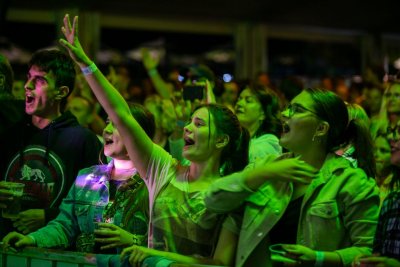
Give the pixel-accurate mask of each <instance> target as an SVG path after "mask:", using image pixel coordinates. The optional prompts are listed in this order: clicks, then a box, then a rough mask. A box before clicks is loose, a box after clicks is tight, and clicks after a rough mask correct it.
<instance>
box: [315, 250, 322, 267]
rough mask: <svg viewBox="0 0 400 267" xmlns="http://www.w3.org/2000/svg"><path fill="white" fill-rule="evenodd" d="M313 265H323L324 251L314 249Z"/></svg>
mask: <svg viewBox="0 0 400 267" xmlns="http://www.w3.org/2000/svg"><path fill="white" fill-rule="evenodd" d="M314 266H315V267H322V266H324V253H323V252H322V251H316V255H315V265H314Z"/></svg>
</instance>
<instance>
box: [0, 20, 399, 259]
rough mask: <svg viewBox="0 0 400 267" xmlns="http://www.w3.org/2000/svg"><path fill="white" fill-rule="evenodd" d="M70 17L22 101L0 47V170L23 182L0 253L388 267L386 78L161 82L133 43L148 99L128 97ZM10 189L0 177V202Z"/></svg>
mask: <svg viewBox="0 0 400 267" xmlns="http://www.w3.org/2000/svg"><path fill="white" fill-rule="evenodd" d="M78 24H79V23H78V17H74V18H73V19H72V20H71V18H70V17H69V15H66V16H65V17H64V21H63V27H62V29H61V30H62V34H63V38H61V39H60V47H59V48H58V49H45V50H39V51H37V52H35V53H34V54H33V56H32V59H31V61H30V62H29V65H28V73H27V79H26V82H25V84H24V90H25V97H24V99H20V98H17V97H15V96H14V95H13V93H12V92H13V89H12V87H13V86H12V84H13V72H12V68H11V66H10V64H9V63H8V61H7V59H6V58H5V57H4V56H0V102H1V105H2V107H3V108H2V109H1V111H0V120H1V124H0V137H1V138H0V145H1V148H2V160H1V161H0V173H1V174H2V177H1V180H4V181H10V182H19V183H23V184H25V187H24V194H23V197H22V199H21V211H20V212H19V214H18V215H17V216H15V217H14V218H0V238H2V240H3V249H7V248H9V247H15V248H22V247H25V246H37V247H42V248H58V249H63V250H70V251H78V252H85V253H95V254H101V255H104V256H105V257H109V258H110V261H109V262H110V263H111V262H113V264H115V265H125V266H126V265H131V266H149V267H151V266H154V267H164V266H205V265H209V266H236V267H239V266H250V267H253V266H254V267H255V266H316V267H321V266H388V267H394V266H400V212H399V211H400V209H399V205H400V195H399V194H400V193H399V191H398V190H399V182H400V169H399V168H400V81H398V80H395V79H394V80H393V81H392V80H387V79H386V80H384V79H381V80H382V81H380V80H379V79H371V78H369V77H365V82H364V86H363V87H362V89H361V90H358V94H356V95H352V94H350V93H349V92H351V91H346V89H344V87H345V85H344V84H343V83H340V86H339V87H338V88H340V90H339V89H337V90H335V88H333V87H332V86H331V84H330V83H329V82H327V81H324V82H323V81H321V85H320V86H317V87H315V88H303V86H302V85H301V83H299V81H298V80H295V79H293V78H290V79H287V80H286V81H285V83H284V84H283V85H282V87H276V86H274V85H273V84H271V81H270V80H269V77H268V75H267V74H266V73H259V75H258V76H257V77H256V78H255V79H254V80H249V81H248V82H247V83H245V84H243V83H239V82H234V81H231V82H229V83H226V84H223V86H222V87H221V88H222V89H217V87H218V82H217V80H216V78H215V75H214V74H213V72H212V70H211V69H210V68H209V67H207V66H205V65H201V64H199V65H193V66H190V67H189V68H187V71H186V72H185V73H184V74H183V76H184V78H185V79H184V80H183V81H180V80H178V79H177V75H174V74H176V73H174V72H173V73H171V76H170V77H168V79H167V78H165V77H163V76H162V75H161V74H160V73H159V71H158V63H159V62H158V59H157V58H153V57H152V56H151V55H150V53H149V51H147V50H145V49H144V50H143V51H142V59H143V66H144V68H145V70H146V71H147V73H148V77H149V81H150V82H151V84H152V86H153V88H154V89H155V93H154V94H152V95H148V96H145V97H143V94H141V93H137V92H136V91H135V90H130V88H129V80H130V77H129V73H128V72H127V71H126V69H123V68H114V67H110V69H109V72H108V73H107V74H103V72H102V71H101V70H100V69H99V68H98V66H97V65H96V63H95V62H94V61H93V60H92V59H91V58H89V57H88V55H87V54H86V53H85V51H84V49H83V48H82V46H81V44H80V41H79V38H78ZM76 70H78V73H76ZM347 89H349V88H347ZM349 90H350V89H349ZM139 91H140V90H139ZM377 99H379V100H378V101H377ZM14 197H15V196H14V195H13V194H12V193H11V192H10V191H8V190H7V188H6V187H2V183H0V208H2V209H5V208H7V205H8V203H9V201H10V200H12V199H13V198H14ZM277 245H279V247H280V251H278V252H277V251H276V249H275V248H276V247H277ZM276 253H278V254H279V257H278V256H276ZM116 257H117V259H118V260H115V258H116ZM111 259H113V260H111Z"/></svg>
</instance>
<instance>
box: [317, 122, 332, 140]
mask: <svg viewBox="0 0 400 267" xmlns="http://www.w3.org/2000/svg"><path fill="white" fill-rule="evenodd" d="M329 127H330V126H329V123H328V122H326V121H322V122H320V123H319V125H318V127H317V130H316V131H315V134H314V136H315V137H322V136H325V135H327V134H328V131H329Z"/></svg>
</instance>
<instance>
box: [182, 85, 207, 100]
mask: <svg viewBox="0 0 400 267" xmlns="http://www.w3.org/2000/svg"><path fill="white" fill-rule="evenodd" d="M203 97H204V86H203V85H185V86H184V87H183V99H184V100H190V101H194V100H195V99H199V100H202V99H203Z"/></svg>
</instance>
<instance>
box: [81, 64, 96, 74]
mask: <svg viewBox="0 0 400 267" xmlns="http://www.w3.org/2000/svg"><path fill="white" fill-rule="evenodd" d="M81 70H82V73H83V75H85V76H87V75H90V74H92V73H93V72H95V71H96V70H97V66H96V64H94V62H93V63H92V64H90V65H89V66H87V67H85V68H82V69H81Z"/></svg>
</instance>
